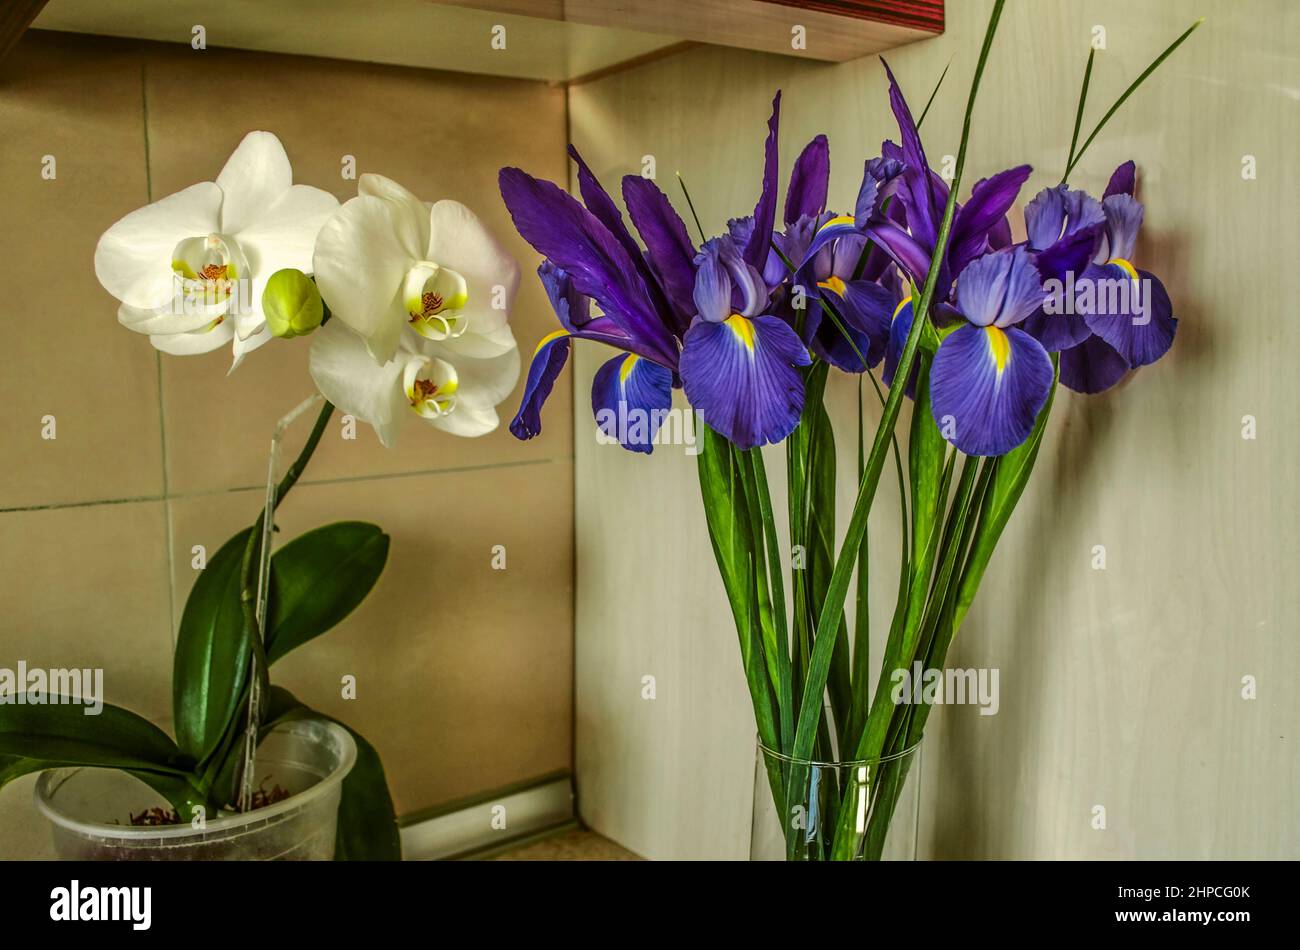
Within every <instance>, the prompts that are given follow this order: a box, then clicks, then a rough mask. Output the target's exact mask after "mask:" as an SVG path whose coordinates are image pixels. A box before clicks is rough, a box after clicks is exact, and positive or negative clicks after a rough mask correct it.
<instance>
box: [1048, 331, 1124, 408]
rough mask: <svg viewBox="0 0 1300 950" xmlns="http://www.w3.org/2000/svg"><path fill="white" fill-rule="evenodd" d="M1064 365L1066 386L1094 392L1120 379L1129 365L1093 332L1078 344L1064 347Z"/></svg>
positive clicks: (1085, 391) (1108, 387)
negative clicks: (1067, 347)
mask: <svg viewBox="0 0 1300 950" xmlns="http://www.w3.org/2000/svg"><path fill="white" fill-rule="evenodd" d="M1060 369H1061V385H1062V386H1065V387H1066V388H1068V389H1072V390H1074V391H1075V392H1076V393H1085V394H1087V395H1092V394H1093V393H1099V392H1102V391H1104V390H1107V389H1110V387H1112V386H1114V385H1115V384H1116V383H1118V382H1119V381H1120V380H1121V379H1123V378H1124V374H1125V373H1127V372H1128V370H1129V366H1128V364H1127V363H1125V362H1124V357H1122V356H1120V355H1119V354H1118V353H1116V352H1115V350H1114V349H1112V348H1111V346H1110V344H1109V343H1107V342H1106V341H1105V340H1103V339H1101V338H1100V337H1095V336H1090V337H1088V338H1087V339H1086V340H1084V341H1083V342H1082V343H1080V344H1079V345H1078V346H1074V347H1071V348H1070V349H1068V350H1064V351H1062V353H1061V367H1060Z"/></svg>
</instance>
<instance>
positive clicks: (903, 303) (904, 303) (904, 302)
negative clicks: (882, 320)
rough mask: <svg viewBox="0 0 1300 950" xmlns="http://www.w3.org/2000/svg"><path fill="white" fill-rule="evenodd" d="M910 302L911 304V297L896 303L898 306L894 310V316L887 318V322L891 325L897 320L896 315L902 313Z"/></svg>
mask: <svg viewBox="0 0 1300 950" xmlns="http://www.w3.org/2000/svg"><path fill="white" fill-rule="evenodd" d="M911 302H912V298H911V297H904V298H903V299H902V300H900V301H899V302H898V306H897V307H895V308H894V315H893V316H892V317H890V318H889V322H890V323H893V322H894V321H895V320H897V319H898V315H899V314H900V313H902V312H903V308H904V307H906V306H907V305H908V304H909V303H911Z"/></svg>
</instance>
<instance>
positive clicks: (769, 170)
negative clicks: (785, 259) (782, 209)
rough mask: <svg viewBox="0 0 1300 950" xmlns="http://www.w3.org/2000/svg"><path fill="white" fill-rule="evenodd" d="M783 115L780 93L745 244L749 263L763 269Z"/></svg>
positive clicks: (770, 122)
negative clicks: (756, 201) (751, 223)
mask: <svg viewBox="0 0 1300 950" xmlns="http://www.w3.org/2000/svg"><path fill="white" fill-rule="evenodd" d="M780 118H781V93H780V92H779V91H778V92H777V94H776V96H775V97H774V98H773V99H772V116H771V118H769V119H768V120H767V140H766V141H765V142H764V143H763V186H762V191H760V192H759V195H758V204H756V205H755V206H754V226H753V230H752V231H751V232H750V235H749V241H748V242H746V243H745V244H744V245H743V246H744V248H745V251H744V255H743V256H744V258H745V261H746V263H748V264H749V265H750V266H751V267H753V268H755V269H756V270H759V271H762V269H763V267H764V265H765V264H766V263H767V255H768V253H769V251H770V250H771V247H770V242H771V240H772V228H773V227H774V226H775V225H776V187H777V186H776V173H777V171H776V163H777V154H776V130H777V125H778V123H779V122H780Z"/></svg>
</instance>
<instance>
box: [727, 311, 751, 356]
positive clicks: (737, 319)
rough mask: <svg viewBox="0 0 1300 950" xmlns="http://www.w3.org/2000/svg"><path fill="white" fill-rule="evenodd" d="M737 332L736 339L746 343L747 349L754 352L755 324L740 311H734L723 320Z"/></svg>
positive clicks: (732, 330)
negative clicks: (739, 312)
mask: <svg viewBox="0 0 1300 950" xmlns="http://www.w3.org/2000/svg"><path fill="white" fill-rule="evenodd" d="M723 322H724V323H726V325H727V326H728V327H729V328H730V329H731V332H732V333H734V334H736V339H738V340H739V341H740V342H741V343H743V344H745V349H747V350H749V352H751V353H753V352H754V324H753V323H752V322H750V320H749V318H748V317H743V316H741V315H740V314H738V313H733V314H732V315H731V316H729V317H727V319H726V320H724V321H723Z"/></svg>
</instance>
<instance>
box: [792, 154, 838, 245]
mask: <svg viewBox="0 0 1300 950" xmlns="http://www.w3.org/2000/svg"><path fill="white" fill-rule="evenodd" d="M830 175H831V149H830V145H829V144H828V143H827V141H826V136H824V135H819V136H817V137H816V138H815V139H813V140H812V141H811V142H809V143H808V144H807V145H805V146H804V150H803V151H802V152H800V153H799V157H798V158H797V159H795V163H794V169H793V171H791V172H790V185H789V187H787V188H786V191H785V225H786V227H789V226H790V225H792V224H794V223H795V222H796V221H798V220H799V219H800V218H802V217H803V216H804V215H812V216H813V217H816V216H817V215H819V214H821V213H822V212H823V211H825V210H826V192H827V189H828V188H829V186H830Z"/></svg>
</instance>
